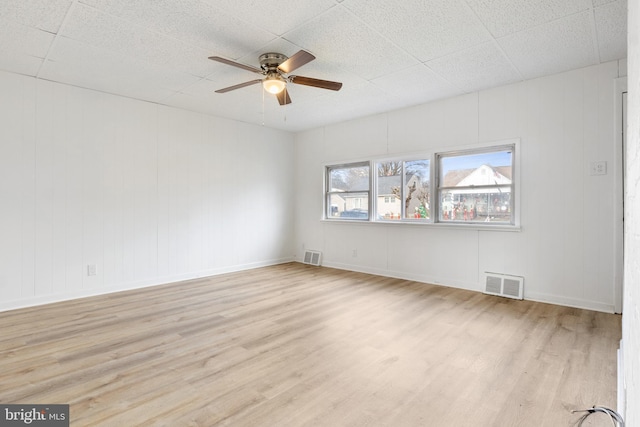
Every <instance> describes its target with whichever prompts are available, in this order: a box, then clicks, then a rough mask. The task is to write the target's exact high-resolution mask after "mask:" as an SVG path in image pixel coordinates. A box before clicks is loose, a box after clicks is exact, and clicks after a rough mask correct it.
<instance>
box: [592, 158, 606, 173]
mask: <svg viewBox="0 0 640 427" xmlns="http://www.w3.org/2000/svg"><path fill="white" fill-rule="evenodd" d="M589 170H590V175H606V174H607V162H606V161H604V160H603V161H599V162H591V164H590V169H589Z"/></svg>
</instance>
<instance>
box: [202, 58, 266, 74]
mask: <svg viewBox="0 0 640 427" xmlns="http://www.w3.org/2000/svg"><path fill="white" fill-rule="evenodd" d="M209 59H210V60H212V61H216V62H221V63H223V64H227V65H231V66H233V67H238V68H242V69H243V70H247V71H252V72H254V73H259V74H262V70H261V69H260V68H256V67H252V66H251V65H244V64H240V63H239V62H235V61H232V60H230V59H226V58H222V57H220V56H210V57H209Z"/></svg>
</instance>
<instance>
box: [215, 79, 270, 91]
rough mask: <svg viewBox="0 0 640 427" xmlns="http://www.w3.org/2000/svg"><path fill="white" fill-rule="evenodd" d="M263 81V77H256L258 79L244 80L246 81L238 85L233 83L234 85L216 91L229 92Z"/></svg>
mask: <svg viewBox="0 0 640 427" xmlns="http://www.w3.org/2000/svg"><path fill="white" fill-rule="evenodd" d="M260 82H262V79H256V80H251V81H249V82H244V83H240V84H237V85H233V86H229V87H225V88H224V89H218V90H217V91H216V93H225V92H229V91H232V90H236V89H240V88H241V87H246V86H251V85H254V84H257V83H260Z"/></svg>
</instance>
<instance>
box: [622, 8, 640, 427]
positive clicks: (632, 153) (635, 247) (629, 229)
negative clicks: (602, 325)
mask: <svg viewBox="0 0 640 427" xmlns="http://www.w3.org/2000/svg"><path fill="white" fill-rule="evenodd" d="M628 19H629V23H628V25H627V28H628V29H629V33H628V44H627V45H628V52H629V77H628V88H629V96H628V108H629V111H628V115H627V117H628V120H629V122H628V127H627V152H626V160H627V173H626V196H625V251H626V252H625V271H624V274H625V278H624V290H625V292H624V309H623V315H622V339H623V341H624V365H625V366H624V367H625V369H624V371H625V372H624V383H625V384H626V390H627V393H626V398H625V400H626V410H625V421H626V425H627V426H629V427H632V426H640V3H639V2H637V1H630V2H629V12H628Z"/></svg>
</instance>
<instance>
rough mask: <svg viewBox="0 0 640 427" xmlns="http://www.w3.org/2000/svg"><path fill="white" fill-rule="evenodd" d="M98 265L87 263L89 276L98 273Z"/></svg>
mask: <svg viewBox="0 0 640 427" xmlns="http://www.w3.org/2000/svg"><path fill="white" fill-rule="evenodd" d="M97 270H98V268H97V266H96V265H95V264H89V265H87V276H95V275H96V273H97Z"/></svg>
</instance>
